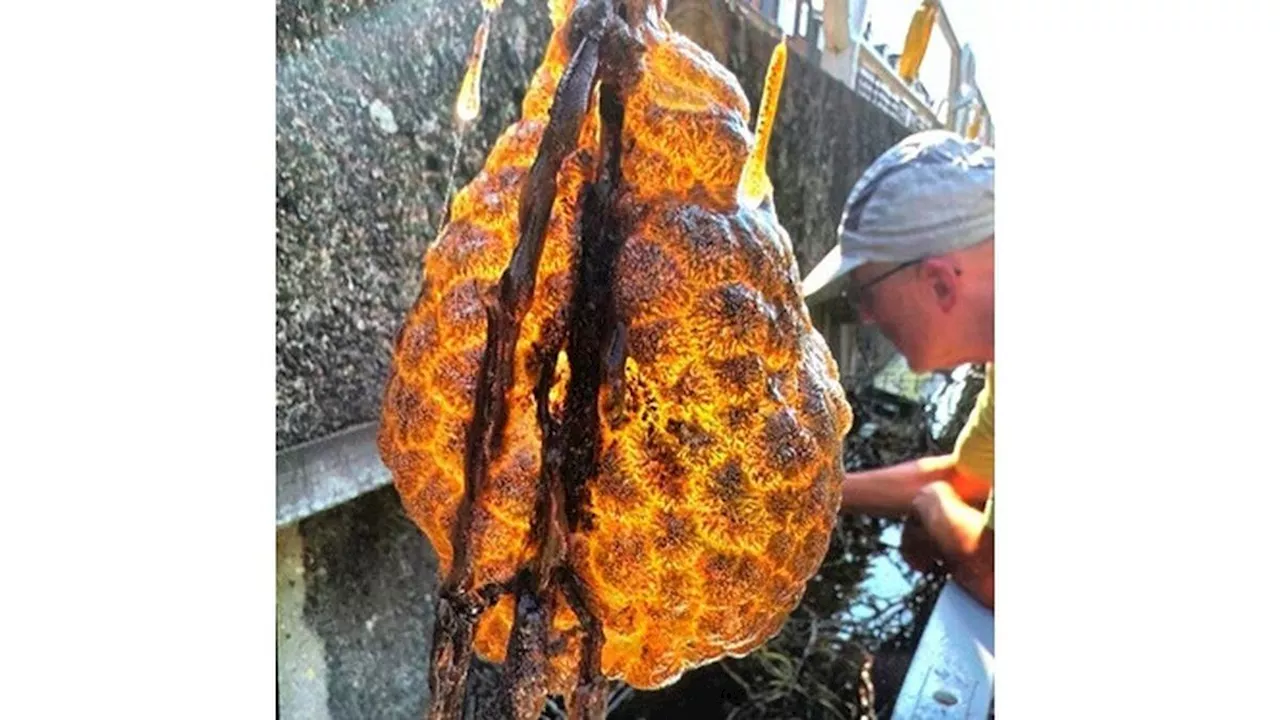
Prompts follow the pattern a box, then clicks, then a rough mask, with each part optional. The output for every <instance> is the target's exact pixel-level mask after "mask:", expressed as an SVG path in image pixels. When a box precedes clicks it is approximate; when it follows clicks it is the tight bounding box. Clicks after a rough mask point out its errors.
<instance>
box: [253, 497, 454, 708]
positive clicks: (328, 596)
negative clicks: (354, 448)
mask: <svg viewBox="0 0 1280 720" xmlns="http://www.w3.org/2000/svg"><path fill="white" fill-rule="evenodd" d="M435 573H436V561H435V554H434V553H433V552H432V551H431V548H430V545H429V544H428V543H427V540H426V538H425V537H423V535H422V533H420V532H419V531H418V529H417V528H416V527H414V525H413V523H412V522H410V521H409V519H408V518H406V517H405V516H404V513H403V512H402V511H401V509H400V500H399V497H398V496H397V495H396V494H395V491H394V490H392V489H391V488H383V489H381V490H378V491H376V492H373V493H370V494H368V495H365V496H363V497H360V498H358V499H356V500H353V501H352V502H349V503H347V504H345V505H342V506H340V507H338V508H335V509H333V510H330V511H328V512H325V513H321V514H320V515H316V516H314V517H312V518H309V519H307V520H304V521H303V522H301V523H300V524H298V525H294V526H289V527H286V528H282V529H280V530H279V531H277V544H276V576H277V598H276V605H277V607H276V616H277V622H278V626H277V629H276V630H277V653H278V657H277V668H278V670H277V672H278V673H279V677H278V682H279V688H280V690H279V698H278V704H279V710H280V717H281V718H298V719H302V718H308V719H310V718H323V717H328V718H332V719H333V720H345V719H347V718H421V717H422V713H423V712H424V711H425V709H426V701H427V658H428V654H429V652H430V650H431V628H432V627H433V625H432V623H433V622H434V603H435V591H436V576H435ZM317 713H321V714H317Z"/></svg>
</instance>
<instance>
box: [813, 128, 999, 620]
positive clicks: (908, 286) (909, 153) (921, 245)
mask: <svg viewBox="0 0 1280 720" xmlns="http://www.w3.org/2000/svg"><path fill="white" fill-rule="evenodd" d="M994 182H995V151H994V150H993V149H991V148H989V147H985V146H983V145H980V144H979V143H976V142H973V141H969V140H965V139H964V138H962V137H960V136H959V135H957V134H955V133H952V132H948V131H943V130H929V131H925V132H920V133H916V134H914V135H911V136H909V137H907V138H906V139H904V140H902V141H901V142H899V143H898V144H897V145H895V146H894V147H892V148H890V149H889V150H888V151H887V152H885V153H884V154H883V155H881V156H880V157H879V158H878V159H877V160H876V161H875V162H874V163H872V165H871V167H870V168H868V169H867V171H866V172H865V173H863V175H862V177H861V178H860V179H859V180H858V182H857V184H856V185H855V186H854V188H853V191H852V192H851V193H850V194H849V199H848V202H847V204H846V206H845V211H844V217H843V218H842V219H841V221H840V242H839V245H838V246H837V247H836V248H834V249H833V250H832V251H831V252H830V253H829V254H828V255H827V256H826V257H825V258H823V259H822V261H821V262H820V263H818V265H817V267H815V268H814V269H813V271H812V272H811V273H810V274H809V276H808V277H806V278H805V280H804V294H805V298H806V300H807V301H809V302H811V303H817V302H822V301H824V300H828V299H834V298H835V297H837V296H841V297H843V298H844V300H845V301H847V302H849V303H850V304H851V305H852V306H853V309H854V312H855V314H856V317H857V318H858V319H859V321H860V322H864V323H868V324H872V325H875V326H877V327H878V328H879V329H880V330H881V331H882V332H883V333H884V335H885V337H887V338H888V339H889V340H890V342H892V343H893V344H894V345H895V346H896V347H897V348H898V350H899V351H900V352H901V353H902V354H903V356H904V357H905V358H906V360H907V362H908V364H909V365H910V366H911V369H912V370H914V371H916V372H925V371H934V370H944V369H948V368H952V367H955V366H957V365H962V364H964V363H985V364H986V365H987V376H986V377H987V380H986V386H985V387H984V388H983V390H982V393H981V394H980V395H979V397H978V400H977V403H976V405H975V407H974V409H973V412H972V414H971V415H970V416H969V419H968V422H967V424H966V425H965V427H964V429H963V431H962V432H961V433H960V437H959V439H958V440H957V441H956V447H955V450H954V451H953V452H952V453H951V454H950V455H945V456H941V457H927V458H921V459H919V460H913V461H910V462H905V463H901V464H899V465H894V466H891V467H887V468H880V469H877V470H871V471H867V472H859V473H850V474H848V475H846V477H845V481H844V487H843V503H842V510H843V511H845V512H861V513H868V514H872V515H879V516H897V515H907V516H908V523H907V526H906V528H905V530H904V532H903V539H902V552H903V555H904V556H906V557H907V559H908V561H910V562H911V563H912V564H913V565H915V566H916V567H918V568H921V569H923V568H924V566H925V565H927V564H931V563H933V562H936V561H940V562H941V563H942V564H943V565H944V566H945V567H946V569H947V570H948V571H949V572H950V573H951V575H952V577H953V578H954V579H955V581H956V582H957V583H958V584H959V585H960V586H961V587H963V588H965V589H966V590H967V591H968V592H969V593H970V594H971V595H973V596H974V598H976V599H977V600H979V601H980V602H982V603H983V604H985V605H986V606H987V607H994V604H995V583H994V577H995V574H994V546H995V471H994V448H995V368H994V365H993V364H992V363H993V361H994V359H995V322H994V318H995V282H994V280H995V253H994V251H995V212H994V209H995V191H994ZM978 508H983V509H981V510H980V509H978Z"/></svg>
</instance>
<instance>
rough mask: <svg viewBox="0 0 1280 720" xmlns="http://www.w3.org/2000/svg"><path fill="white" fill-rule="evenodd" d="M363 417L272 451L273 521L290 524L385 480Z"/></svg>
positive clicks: (373, 430)
mask: <svg viewBox="0 0 1280 720" xmlns="http://www.w3.org/2000/svg"><path fill="white" fill-rule="evenodd" d="M377 432H378V424H377V423H376V422H371V423H365V424H363V425H357V426H355V427H352V428H349V429H347V430H343V431H342V432H339V433H334V434H333V435H329V436H327V437H323V438H320V439H319V440H314V441H312V442H308V443H303V444H302V445H297V446H295V447H292V448H289V449H287V450H282V451H281V452H279V453H276V527H277V528H279V527H283V526H285V525H291V524H293V523H296V522H298V521H299V520H302V519H304V518H308V517H310V516H312V515H315V514H316V513H318V512H323V511H325V510H328V509H329V508H332V507H335V506H338V505H341V504H342V503H345V502H347V501H349V500H352V499H354V498H356V497H359V496H361V495H363V494H365V493H367V492H369V491H371V490H377V489H378V488H380V487H382V486H384V485H387V484H389V483H390V482H391V472H390V471H389V470H387V468H386V467H384V466H383V464H382V459H381V458H379V457H378V448H377V446H376V444H375V439H376V437H377Z"/></svg>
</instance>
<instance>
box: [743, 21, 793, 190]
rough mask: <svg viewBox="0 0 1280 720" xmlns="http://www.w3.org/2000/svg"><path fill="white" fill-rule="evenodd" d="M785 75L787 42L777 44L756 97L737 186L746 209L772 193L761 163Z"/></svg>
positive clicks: (763, 164)
mask: <svg viewBox="0 0 1280 720" xmlns="http://www.w3.org/2000/svg"><path fill="white" fill-rule="evenodd" d="M786 74H787V39H786V38H785V37H784V38H782V39H781V40H779V41H778V45H777V47H775V48H774V49H773V57H771V58H770V59H769V71H768V73H766V74H765V77H764V91H763V92H762V93H761V94H760V109H759V111H758V112H757V113H756V139H755V145H753V146H752V147H751V154H750V155H748V156H747V162H746V163H745V164H744V165H743V166H742V179H741V180H740V181H739V183H738V202H739V203H741V204H742V205H744V206H746V207H750V208H754V207H759V205H760V203H761V202H763V201H764V198H765V196H767V195H770V194H772V193H773V183H771V182H769V174H768V173H767V172H766V171H765V164H766V162H767V161H768V159H769V137H770V136H771V135H772V134H773V116H774V114H775V113H777V111H778V96H779V95H781V94H782V79H783V78H784V77H785V76H786Z"/></svg>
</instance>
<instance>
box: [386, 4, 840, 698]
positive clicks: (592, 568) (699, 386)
mask: <svg viewBox="0 0 1280 720" xmlns="http://www.w3.org/2000/svg"><path fill="white" fill-rule="evenodd" d="M552 5H553V10H555V11H556V15H557V16H558V17H557V16H553V17H555V19H556V20H558V22H557V29H556V31H555V34H554V36H553V37H552V39H551V42H550V44H549V46H548V48H547V52H546V55H545V58H544V61H543V64H542V66H541V67H540V68H539V69H538V71H537V73H536V74H535V75H534V77H533V79H532V81H531V84H530V89H529V92H528V94H527V95H526V97H525V101H524V107H523V115H522V117H521V119H520V120H519V121H517V122H516V123H515V124H513V125H512V126H511V127H509V128H508V129H507V130H506V131H505V132H504V133H503V134H502V136H501V137H500V138H499V139H498V141H497V143H496V144H495V145H494V148H493V150H492V152H491V153H490V155H489V158H488V160H487V162H486V163H485V166H484V168H483V170H482V171H481V172H480V174H479V175H478V176H477V177H476V178H475V179H473V180H472V182H471V183H470V184H468V185H467V186H466V187H465V188H463V189H462V190H461V191H460V192H459V193H458V195H457V197H456V198H455V200H454V202H453V205H452V216H451V221H450V223H449V225H448V226H447V227H446V228H445V230H444V232H443V234H442V236H441V237H440V238H439V240H438V242H436V243H435V244H434V245H433V246H432V247H431V248H430V250H429V251H428V252H427V254H426V258H425V266H424V282H423V287H422V291H421V294H420V295H419V297H418V300H417V302H416V303H415V304H414V306H413V308H412V310H411V311H410V313H409V316H408V318H407V320H406V322H405V325H404V327H403V329H402V331H401V334H400V337H399V338H398V339H397V342H396V348H395V356H394V362H393V373H392V377H391V379H390V381H389V384H388V387H387V391H386V397H385V404H384V410H383V421H382V427H381V430H380V434H379V447H380V450H381V453H382V457H383V459H384V461H385V462H386V464H387V466H388V467H389V468H390V470H391V471H392V474H393V476H394V479H395V486H396V488H397V490H398V491H399V493H400V495H401V497H402V499H403V502H404V506H405V509H406V511H407V513H408V514H409V516H410V517H412V518H413V520H414V521H415V522H416V523H417V524H418V526H419V527H421V528H422V530H423V531H424V532H425V533H426V535H427V536H428V537H429V538H430V541H431V544H432V545H433V546H434V548H435V550H436V552H437V554H438V555H439V558H440V573H441V576H442V577H444V576H445V575H447V573H448V571H449V569H450V568H451V565H452V562H453V559H454V558H453V548H452V545H451V538H452V534H453V531H454V523H455V521H456V518H457V514H458V507H459V502H460V499H461V497H462V493H463V472H464V455H465V438H466V432H467V426H468V423H469V422H470V421H471V418H472V415H473V412H474V401H475V387H476V382H477V375H478V371H479V368H480V362H481V357H482V354H483V352H484V345H485V332H486V316H485V312H484V306H483V298H484V297H485V296H486V295H487V294H489V293H490V292H492V291H493V289H494V285H495V283H496V282H497V280H498V279H499V277H500V276H501V274H502V272H503V270H504V269H505V268H506V266H507V264H508V262H509V261H510V258H511V253H512V251H513V249H514V247H515V243H516V240H517V236H518V230H519V220H518V206H519V195H520V190H521V187H522V183H523V181H524V179H525V177H526V175H527V172H528V170H529V167H530V165H531V164H532V162H533V159H534V157H535V155H536V153H537V147H538V142H539V139H540V138H541V134H542V131H543V128H544V127H545V124H546V121H547V111H548V109H549V108H550V105H551V101H552V96H553V94H554V91H555V86H556V83H557V81H558V80H559V77H560V75H561V73H562V72H563V70H564V66H565V64H566V62H567V61H568V58H569V55H570V53H569V49H568V48H567V29H566V27H565V25H564V22H563V20H564V18H565V17H567V13H566V7H567V6H566V3H564V2H563V1H562V0H553V3H552ZM659 10H660V7H659ZM636 32H637V34H638V36H639V37H640V38H641V40H642V41H643V43H644V45H645V52H644V54H643V66H642V68H641V73H640V74H639V76H638V78H639V79H638V81H637V83H636V84H635V85H634V86H633V87H629V88H628V89H627V91H626V93H625V95H624V104H625V120H624V125H623V132H622V136H623V137H622V146H623V148H625V152H624V155H623V158H622V178H623V191H622V192H621V193H620V200H619V204H618V212H619V214H620V215H621V216H622V218H623V226H624V228H625V230H626V237H625V240H624V242H623V244H622V247H621V250H620V252H619V254H618V257H617V261H616V265H615V279H614V285H613V297H614V302H615V307H616V309H617V313H618V316H619V318H620V319H621V321H622V323H623V324H624V325H625V326H626V329H627V343H626V348H627V359H626V363H625V369H624V373H623V376H624V377H623V380H624V381H623V382H621V383H613V384H608V383H606V384H605V385H604V386H603V387H602V388H601V391H600V395H599V398H598V407H599V414H600V438H601V442H600V449H599V468H598V472H597V473H596V474H595V475H594V476H592V477H591V478H590V479H589V480H588V484H587V493H586V495H587V514H588V515H589V516H590V522H589V523H584V525H583V526H582V527H580V528H579V530H577V531H575V532H574V533H573V534H572V535H571V537H570V538H569V563H570V566H571V568H572V570H573V571H574V572H575V573H576V574H577V575H578V577H579V578H580V579H581V580H582V583H583V585H584V587H585V588H586V591H587V595H588V598H587V600H588V604H589V606H590V608H591V610H592V612H593V613H594V614H595V615H596V616H597V617H598V618H599V620H600V622H601V624H602V625H603V628H604V646H603V650H602V659H601V665H602V668H601V669H602V671H603V672H604V674H605V675H606V676H608V677H610V678H617V679H621V680H624V681H626V682H627V683H629V684H631V685H633V686H636V687H640V688H652V687H658V686H661V685H664V684H668V683H670V682H673V681H674V680H675V679H676V678H678V677H679V676H680V674H681V673H683V672H684V671H685V670H687V669H689V668H691V667H695V666H698V665H701V664H705V663H707V662H710V661H713V660H715V659H718V658H720V657H723V656H725V655H743V654H745V653H747V652H749V651H751V650H752V649H754V648H755V647H757V646H759V645H760V644H761V643H763V642H764V641H765V640H767V639H768V638H769V637H770V636H772V635H773V634H774V633H776V632H777V630H778V629H779V628H780V627H781V625H782V623H783V622H784V621H785V619H786V617H787V615H788V614H789V612H790V611H791V610H792V609H793V608H794V607H795V605H796V603H797V602H798V601H799V598H800V595H801V593H802V592H803V590H804V584H805V582H806V581H807V579H808V578H809V577H810V576H811V575H812V574H813V573H814V572H815V571H816V570H817V567H818V565H819V563H820V562H821V560H822V557H823V555H824V553H825V551H826V548H827V544H828V541H829V538H830V533H831V530H832V526H833V524H834V522H835V518H836V511H837V508H838V505H839V491H840V480H841V476H842V472H841V462H840V445H841V440H842V438H843V436H844V435H845V433H846V432H847V431H848V429H849V426H850V423H851V419H852V418H851V413H850V409H849V406H848V404H847V402H846V401H845V398H844V394H843V391H842V389H841V387H840V384H839V381H838V377H837V372H836V367H835V363H834V361H833V360H832V357H831V354H830V351H829V350H828V348H827V345H826V343H825V342H824V341H823V339H822V337H821V335H819V334H818V333H817V331H816V330H814V328H813V326H812V324H811V322H810V319H809V315H808V311H807V310H806V308H805V305H804V302H803V299H802V297H801V295H800V292H799V274H798V270H797V267H796V262H795V258H794V256H793V254H792V251H791V243H790V240H789V238H788V236H787V234H786V231H785V230H783V228H782V227H781V226H780V225H779V224H778V221H777V218H776V217H775V216H774V214H773V211H772V209H771V205H770V204H769V203H765V204H764V206H761V207H754V206H740V205H739V204H738V196H737V191H738V187H739V183H740V180H741V176H742V170H743V165H744V163H745V162H746V160H747V157H748V154H749V152H750V151H751V148H752V146H753V143H754V139H753V137H752V135H751V133H750V130H749V129H748V121H749V113H750V110H749V106H748V104H747V101H746V98H745V97H744V96H743V93H742V90H741V87H740V86H739V84H738V83H737V81H736V79H735V78H734V77H733V76H732V75H731V74H730V73H729V72H728V71H727V70H725V69H724V68H723V67H721V66H720V65H719V64H717V63H716V61H715V60H714V59H713V58H712V57H711V56H710V55H709V54H707V53H706V52H704V51H702V50H701V49H700V48H698V47H697V46H696V45H695V44H694V43H692V42H691V41H689V40H688V39H686V38H684V37H683V36H681V35H679V34H678V33H675V32H674V31H672V30H671V28H670V26H669V25H667V23H666V21H665V20H662V19H661V15H660V12H658V13H651V14H650V16H649V19H648V21H646V22H644V23H642V24H640V26H639V27H638V28H636ZM598 126H599V120H598V115H597V112H596V109H595V106H594V102H593V105H592V107H591V108H590V109H589V112H588V119H587V121H586V122H585V123H584V127H583V129H582V131H581V133H580V134H579V149H578V150H577V151H576V152H575V153H572V154H570V155H569V157H568V158H567V159H566V161H565V162H564V164H563V165H562V167H561V169H560V173H559V176H558V179H557V199H556V201H555V204H554V205H553V208H552V214H551V219H550V221H549V223H548V229H547V235H546V241H545V246H544V250H543V254H542V258H541V262H540V264H539V266H538V272H537V282H536V286H535V290H534V295H533V302H532V306H531V308H530V310H529V312H528V314H527V315H526V317H525V318H524V321H523V324H522V325H521V328H520V333H519V338H518V341H517V345H516V354H515V358H516V362H515V370H514V380H513V383H512V387H511V390H510V392H509V394H508V396H507V398H506V403H507V407H508V418H507V422H506V425H505V427H504V429H503V435H502V444H501V450H500V451H499V452H498V453H497V455H496V456H495V458H494V459H493V461H492V462H491V464H490V467H489V471H488V477H487V478H486V481H485V482H484V483H482V485H481V487H480V488H479V490H478V495H477V498H476V502H475V504H474V506H473V509H472V520H473V524H472V532H471V533H470V535H469V541H470V543H471V556H472V558H473V563H474V573H473V577H472V584H471V587H481V586H484V585H486V584H488V583H491V582H503V581H506V580H509V579H510V578H511V577H513V576H514V574H515V573H516V571H517V569H518V568H520V567H521V566H522V565H523V564H524V563H527V562H529V561H530V560H531V559H532V558H533V556H534V554H535V552H536V549H537V541H536V538H534V537H532V533H531V530H530V528H531V523H532V518H533V516H534V503H535V499H536V491H537V480H538V475H539V471H540V465H541V441H542V438H541V431H540V429H539V425H538V422H537V418H536V416H535V413H536V407H535V401H534V390H535V385H536V384H537V381H538V362H537V360H536V358H538V357H541V356H543V355H544V353H545V352H546V351H547V349H548V348H551V349H555V348H563V347H564V344H565V341H566V338H567V323H568V317H569V306H570V300H571V297H572V293H573V289H574V284H575V276H574V269H575V264H576V262H577V260H578V255H579V245H578V243H579V239H578V236H577V224H578V220H579V218H578V217H577V216H576V213H577V212H578V207H579V205H578V203H577V198H578V196H579V193H580V192H581V190H582V188H583V187H584V186H585V184H586V183H589V182H591V181H592V180H593V174H594V172H595V157H596V154H597V146H596V143H597V135H598V132H597V129H598ZM752 205H755V203H753V204H752ZM553 352H554V350H553ZM560 360H561V362H560V363H559V365H558V368H557V373H556V380H555V386H554V389H553V391H552V393H551V397H552V413H553V415H555V414H557V413H561V412H562V411H563V410H562V409H563V398H564V388H565V384H566V382H567V379H568V376H569V372H570V368H569V367H568V364H567V362H566V361H565V359H564V357H563V355H562V356H561V358H560ZM556 603H557V607H556V609H555V612H554V618H555V620H554V623H553V630H552V637H551V642H550V643H549V653H550V656H551V663H550V677H549V678H548V681H549V687H550V688H551V689H552V691H553V692H557V693H561V694H563V693H564V692H565V691H567V690H568V689H570V688H571V687H572V683H573V680H574V678H575V676H576V675H575V674H576V671H577V670H576V669H577V662H578V655H579V651H580V648H581V644H582V630H581V628H580V626H579V623H578V622H577V620H576V618H575V616H574V615H573V613H572V612H571V611H570V610H569V608H568V605H567V604H566V602H565V601H564V599H563V597H560V596H557V597H556ZM513 612H514V610H513V603H512V601H511V598H510V597H507V598H504V599H503V600H502V601H501V602H499V603H498V604H497V605H495V606H494V607H492V608H490V609H489V610H487V611H486V612H485V613H484V615H483V616H482V617H481V620H480V624H479V626H478V628H477V633H476V641H475V644H476V649H477V650H478V652H479V653H480V654H481V655H482V656H483V657H486V658H488V659H490V660H494V661H500V660H502V659H503V657H504V656H505V652H506V643H507V638H508V635H509V633H510V628H511V625H512V622H513Z"/></svg>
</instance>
